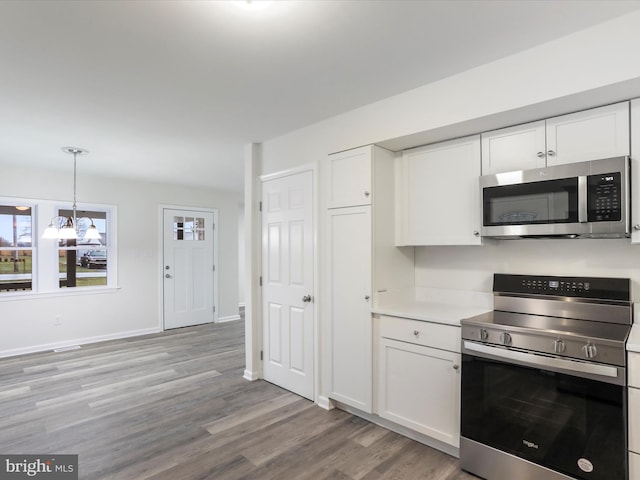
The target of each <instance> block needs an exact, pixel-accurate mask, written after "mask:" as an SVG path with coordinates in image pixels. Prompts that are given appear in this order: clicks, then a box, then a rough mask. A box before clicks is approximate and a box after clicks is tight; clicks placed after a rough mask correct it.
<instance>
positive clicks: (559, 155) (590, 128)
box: [482, 102, 629, 175]
mask: <svg viewBox="0 0 640 480" xmlns="http://www.w3.org/2000/svg"><path fill="white" fill-rule="evenodd" d="M622 155H629V102H622V103H616V104H613V105H606V106H604V107H599V108H592V109H590V110H584V111H582V112H577V113H570V114H568V115H562V116H560V117H554V118H549V119H547V120H541V121H538V122H532V123H527V124H525V125H516V126H515V127H509V128H503V129H501V130H494V131H492V132H487V133H483V134H482V174H483V175H491V174H495V173H500V172H509V171H514V170H528V169H530V168H540V167H544V166H554V165H563V164H567V163H575V162H586V161H588V160H597V159H600V158H609V157H619V156H622Z"/></svg>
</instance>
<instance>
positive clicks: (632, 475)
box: [629, 452, 640, 480]
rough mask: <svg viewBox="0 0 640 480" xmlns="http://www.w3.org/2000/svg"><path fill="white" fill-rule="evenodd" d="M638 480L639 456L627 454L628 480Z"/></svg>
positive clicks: (639, 473) (639, 471) (639, 475)
mask: <svg viewBox="0 0 640 480" xmlns="http://www.w3.org/2000/svg"><path fill="white" fill-rule="evenodd" d="M636 478H640V455H638V454H637V453H632V452H629V479H630V480H634V479H636Z"/></svg>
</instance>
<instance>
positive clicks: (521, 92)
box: [262, 12, 640, 173]
mask: <svg viewBox="0 0 640 480" xmlns="http://www.w3.org/2000/svg"><path fill="white" fill-rule="evenodd" d="M443 48H446V47H443ZM639 50H640V12H636V13H632V14H629V15H625V16H623V17H619V18H617V19H614V20H612V21H610V22H606V23H604V24H601V25H598V26H595V27H592V28H589V29H587V30H583V31H582V32H578V33H576V34H573V35H569V36H567V37H564V38H561V39H559V40H556V41H553V42H549V43H547V44H544V45H541V46H539V47H536V48H532V49H530V50H527V51H524V52H522V53H519V54H516V55H512V56H509V57H506V58H504V59H501V60H497V61H495V62H492V63H489V64H486V65H483V66H480V67H477V68H474V69H472V70H468V71H466V72H463V73H460V74H459V75H455V76H452V77H449V78H446V79H444V80H441V81H438V82H435V83H431V84H428V85H425V86H423V87H420V88H417V89H414V90H411V91H409V92H406V93H402V94H400V95H396V96H394V97H390V98H387V99H385V100H382V101H379V102H376V103H372V104H369V105H366V106H364V107H362V108H359V109H357V110H352V111H350V112H347V113H345V114H343V115H339V116H336V117H332V118H330V119H328V120H326V121H324V122H320V123H317V124H314V125H311V126H309V127H307V128H303V129H300V130H297V131H294V132H291V133H289V134H287V135H284V136H282V137H279V138H276V139H273V140H270V141H267V142H265V143H264V145H263V149H262V154H263V164H262V173H272V172H277V171H280V170H284V169H287V168H291V167H294V166H297V165H300V164H305V163H309V162H312V161H322V159H323V158H324V157H325V156H326V154H328V153H332V152H337V151H341V150H346V149H349V148H354V147H358V146H361V145H367V144H370V143H380V142H384V141H386V140H391V139H395V138H398V137H405V136H408V135H412V134H416V133H419V132H428V131H438V132H439V136H441V137H443V138H440V140H444V139H445V137H449V138H453V137H455V136H461V135H464V134H470V133H479V132H481V131H482V130H487V129H489V128H497V126H495V123H492V122H489V124H490V125H491V126H490V127H489V128H486V127H485V126H484V125H483V123H482V122H476V123H473V121H474V120H477V119H487V118H488V119H489V120H491V121H493V122H499V123H501V124H502V126H504V125H508V124H510V123H516V122H524V121H526V120H533V119H537V118H541V115H542V116H545V115H546V112H545V110H544V108H542V107H541V105H542V106H544V107H546V108H547V109H548V111H554V112H555V114H559V113H566V112H567V110H566V109H569V110H568V111H571V109H576V108H577V107H578V105H580V103H582V106H583V107H584V108H587V107H592V106H597V105H600V104H602V103H606V102H608V101H610V102H612V101H614V100H616V97H617V99H624V98H628V96H627V95H629V94H630V92H629V91H628V89H627V87H628V86H627V85H626V84H625V85H624V87H625V88H623V87H622V86H619V85H616V84H619V83H621V82H627V81H631V80H638V79H640V62H637V61H635V59H636V58H637V52H638V51H639ZM416 61H419V59H416ZM382 65H383V63H382ZM634 86H636V85H635V84H634ZM636 87H637V86H636ZM583 92H589V95H582V96H579V98H578V99H577V100H576V99H574V97H573V96H574V95H577V94H581V93H583ZM636 95H638V96H640V89H638V90H637V91H636ZM549 102H551V103H549ZM576 102H578V103H576ZM523 108H525V109H529V112H530V113H529V118H527V112H526V111H525V112H522V111H521V109H523ZM505 112H506V113H505ZM509 113H512V115H509ZM494 115H499V116H500V117H499V118H498V119H494V118H492V116H494ZM548 116H550V114H549V115H548ZM466 122H472V126H470V127H467V129H466V130H464V131H461V130H460V126H461V125H465V123H466ZM473 127H475V132H474V131H468V130H469V129H470V128H473ZM447 130H449V133H447Z"/></svg>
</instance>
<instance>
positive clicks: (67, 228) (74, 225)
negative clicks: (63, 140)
mask: <svg viewBox="0 0 640 480" xmlns="http://www.w3.org/2000/svg"><path fill="white" fill-rule="evenodd" d="M62 151H63V152H65V153H69V154H71V155H73V216H72V217H67V216H61V215H58V216H55V217H53V218H52V219H51V222H50V223H49V226H48V227H47V228H46V229H45V231H44V234H43V235H42V238H51V239H58V240H77V239H78V217H77V215H76V209H77V208H76V184H77V174H76V170H77V157H78V155H86V154H87V153H89V152H88V151H87V150H85V149H84V148H78V147H62ZM80 218H87V219H88V220H89V221H90V222H91V225H90V226H89V228H87V230H86V232H85V234H84V237H83V239H84V240H100V239H101V238H102V237H101V236H100V232H98V229H97V228H96V226H95V225H94V224H93V219H92V218H90V217H80ZM56 222H57V224H58V227H56ZM62 222H64V225H62V226H61V227H59V226H60V225H61V224H62Z"/></svg>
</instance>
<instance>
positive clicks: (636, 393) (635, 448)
mask: <svg viewBox="0 0 640 480" xmlns="http://www.w3.org/2000/svg"><path fill="white" fill-rule="evenodd" d="M629 450H631V451H632V452H635V453H638V454H640V389H638V388H630V389H629Z"/></svg>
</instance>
